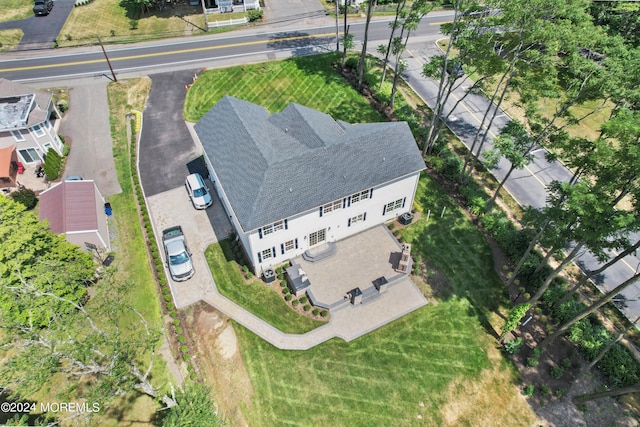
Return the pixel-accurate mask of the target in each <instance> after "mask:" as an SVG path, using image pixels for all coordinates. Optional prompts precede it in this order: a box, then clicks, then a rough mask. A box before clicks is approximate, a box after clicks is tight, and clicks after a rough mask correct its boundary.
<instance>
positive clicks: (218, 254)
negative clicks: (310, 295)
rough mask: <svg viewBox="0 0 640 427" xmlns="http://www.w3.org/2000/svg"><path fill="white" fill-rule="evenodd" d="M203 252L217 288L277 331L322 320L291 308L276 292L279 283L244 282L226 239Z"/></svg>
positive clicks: (307, 328) (301, 329)
mask: <svg viewBox="0 0 640 427" xmlns="http://www.w3.org/2000/svg"><path fill="white" fill-rule="evenodd" d="M205 255H206V257H207V262H208V263H209V268H210V269H211V273H212V274H213V279H214V280H215V282H216V286H217V287H218V291H220V293H221V294H222V295H224V296H226V297H227V298H229V299H230V300H232V301H235V302H236V303H237V304H239V305H240V306H242V307H244V308H246V309H247V310H249V311H250V312H251V313H253V314H255V315H256V316H258V317H259V318H261V319H263V320H265V321H266V322H268V323H270V324H271V325H273V326H275V327H276V328H278V329H280V330H281V331H283V332H286V333H289V334H303V333H305V332H308V331H310V330H312V329H315V328H317V327H318V326H322V325H324V324H325V322H321V321H319V320H314V319H310V318H308V317H306V316H303V315H301V314H299V313H297V312H296V311H294V310H293V309H291V308H290V307H289V306H288V304H287V303H286V302H285V301H284V298H282V294H280V293H279V291H280V289H282V288H281V287H280V286H279V285H277V284H274V285H272V286H273V287H272V288H271V287H267V286H266V285H265V284H263V283H262V282H261V281H260V280H254V281H251V282H249V283H247V282H245V280H244V278H243V277H242V273H240V268H239V267H238V264H237V263H236V262H235V261H233V260H232V258H233V256H232V254H231V248H230V247H229V242H228V241H227V240H224V241H222V242H220V243H219V244H217V243H216V244H213V245H211V246H209V247H208V248H207V251H206V252H205Z"/></svg>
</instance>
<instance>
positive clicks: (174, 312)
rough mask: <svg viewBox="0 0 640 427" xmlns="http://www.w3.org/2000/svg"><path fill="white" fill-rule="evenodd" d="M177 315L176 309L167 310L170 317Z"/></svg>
mask: <svg viewBox="0 0 640 427" xmlns="http://www.w3.org/2000/svg"><path fill="white" fill-rule="evenodd" d="M177 315H178V312H177V311H175V310H171V311H170V312H169V316H170V317H176V316H177Z"/></svg>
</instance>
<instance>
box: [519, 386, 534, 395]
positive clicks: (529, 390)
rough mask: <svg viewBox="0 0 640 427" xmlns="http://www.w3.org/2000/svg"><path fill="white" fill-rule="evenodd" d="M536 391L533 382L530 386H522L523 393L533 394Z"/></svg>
mask: <svg viewBox="0 0 640 427" xmlns="http://www.w3.org/2000/svg"><path fill="white" fill-rule="evenodd" d="M535 392H536V386H534V385H533V384H529V385H528V386H525V387H523V388H522V394H524V395H525V396H533V394H534V393H535Z"/></svg>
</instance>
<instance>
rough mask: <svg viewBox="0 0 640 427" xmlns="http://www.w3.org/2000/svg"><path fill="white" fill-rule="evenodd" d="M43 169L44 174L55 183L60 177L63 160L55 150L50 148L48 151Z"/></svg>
mask: <svg viewBox="0 0 640 427" xmlns="http://www.w3.org/2000/svg"><path fill="white" fill-rule="evenodd" d="M42 168H43V169H44V173H45V175H46V176H47V179H48V180H49V181H53V180H54V179H56V178H58V177H59V176H60V172H61V170H62V158H61V157H60V155H59V154H58V153H57V151H56V150H54V149H53V148H49V150H47V155H46V157H45V161H44V164H43V165H42Z"/></svg>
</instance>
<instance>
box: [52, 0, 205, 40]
mask: <svg viewBox="0 0 640 427" xmlns="http://www.w3.org/2000/svg"><path fill="white" fill-rule="evenodd" d="M176 7H181V8H182V9H180V10H179V11H178V10H176V9H174V8H171V7H167V8H165V10H164V11H163V12H159V11H158V9H157V8H156V7H153V8H152V10H151V12H146V13H145V14H144V15H141V14H140V12H139V10H138V9H137V8H135V9H134V10H132V11H127V9H125V8H124V7H122V6H120V0H95V1H94V2H92V3H90V4H87V5H84V6H80V7H75V8H73V10H72V11H71V13H70V14H69V18H67V22H66V23H65V25H64V27H63V28H62V30H61V31H60V35H59V37H58V45H59V46H76V45H83V44H96V43H97V38H96V35H98V36H100V37H101V38H102V41H103V43H127V42H129V43H130V42H134V41H141V40H150V39H159V38H164V37H183V36H188V35H201V34H204V32H203V31H202V30H200V29H198V28H197V27H195V26H193V25H191V24H189V23H188V22H186V21H189V22H192V23H193V24H195V25H197V26H198V27H200V28H202V27H203V25H204V17H203V16H202V12H201V11H200V12H199V11H198V8H197V7H188V6H183V5H180V6H176ZM178 13H180V14H182V15H184V16H183V17H184V19H180V18H178V16H175V15H176V14H178ZM132 24H133V25H132Z"/></svg>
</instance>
